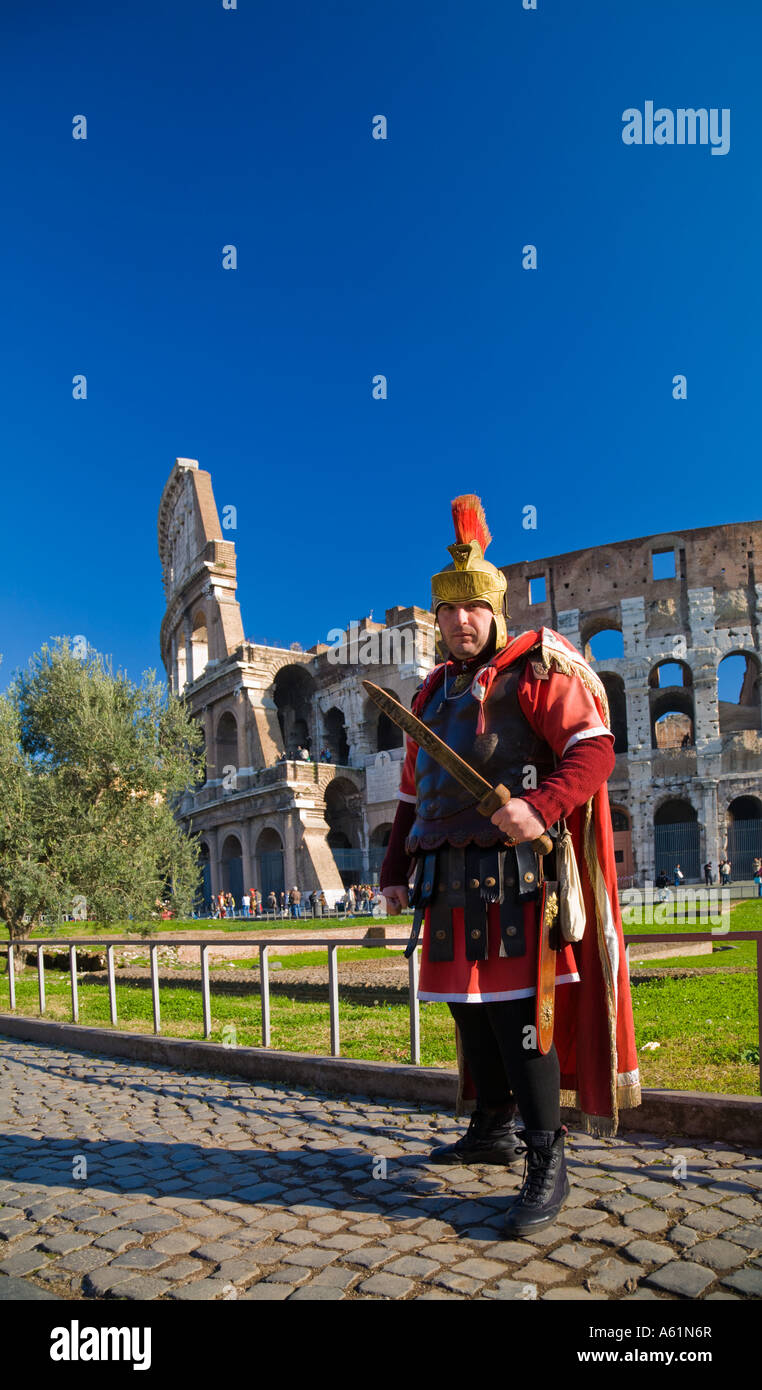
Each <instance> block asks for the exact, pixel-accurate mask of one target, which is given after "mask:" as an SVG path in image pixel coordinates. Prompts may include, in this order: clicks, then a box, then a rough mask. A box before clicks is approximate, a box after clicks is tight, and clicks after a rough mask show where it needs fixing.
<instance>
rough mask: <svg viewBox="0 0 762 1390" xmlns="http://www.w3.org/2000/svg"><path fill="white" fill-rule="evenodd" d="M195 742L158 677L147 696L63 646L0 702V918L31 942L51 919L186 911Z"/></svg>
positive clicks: (147, 684)
mask: <svg viewBox="0 0 762 1390" xmlns="http://www.w3.org/2000/svg"><path fill="white" fill-rule="evenodd" d="M201 744H202V736H201V731H200V729H199V728H198V726H197V725H196V724H195V723H194V721H193V720H192V719H191V718H190V715H189V713H188V710H187V708H186V706H185V705H184V704H183V702H182V701H181V700H178V699H177V698H175V697H174V696H171V695H168V694H167V691H166V689H165V687H164V686H163V685H162V684H161V683H160V682H158V681H157V679H156V675H155V673H154V672H147V673H146V674H145V675H144V676H143V679H142V682H141V684H140V685H135V684H133V683H132V682H131V681H129V680H128V679H127V677H126V676H125V675H124V674H123V673H122V672H118V673H117V675H113V673H112V671H111V668H110V666H109V665H108V663H107V662H106V661H104V659H103V658H102V657H100V656H99V655H98V654H97V653H96V652H93V651H88V652H87V654H86V655H85V656H84V657H83V658H82V659H80V658H78V657H77V656H75V655H74V654H73V652H72V651H71V649H70V647H69V643H68V641H67V639H65V638H59V639H56V640H55V642H54V644H53V645H52V646H51V647H48V646H44V647H43V648H42V650H41V651H40V652H38V653H36V654H35V655H34V656H33V657H32V658H31V660H30V662H29V665H28V668H27V670H26V671H23V672H21V673H19V674H18V675H17V676H16V677H15V679H14V680H13V682H12V684H11V686H10V688H9V690H8V693H7V695H5V696H0V917H1V918H2V919H4V921H5V923H6V925H7V927H8V929H9V932H10V935H11V939H13V940H23V939H24V938H25V937H26V936H27V935H28V934H29V931H30V930H31V929H32V927H33V926H35V925H37V924H38V923H39V922H40V920H41V918H42V916H43V914H44V915H45V916H46V918H48V919H49V920H56V919H58V918H60V917H61V916H62V915H64V914H68V913H70V912H71V911H72V905H73V901H74V899H75V897H77V896H80V895H81V896H82V897H84V898H85V899H86V902H87V915H88V917H89V918H90V919H91V920H94V921H98V922H103V923H109V922H116V921H124V920H126V919H127V918H129V917H132V918H134V919H135V920H141V919H142V920H145V919H146V918H150V917H151V915H152V914H155V912H156V909H157V902H159V901H161V900H164V899H167V898H170V897H171V900H172V906H173V908H174V909H175V911H176V912H178V913H183V914H186V913H189V911H190V909H191V905H192V901H193V896H194V893H195V890H196V887H197V882H198V866H197V858H198V851H197V847H196V844H195V842H194V840H193V839H192V838H190V837H189V836H187V835H185V834H184V833H183V832H182V831H181V829H180V827H179V825H178V823H177V821H176V819H175V816H174V814H173V808H174V807H175V806H176V803H177V801H178V799H179V798H180V797H181V796H182V794H183V793H184V792H185V791H187V790H189V789H190V788H191V787H193V786H194V785H195V784H196V783H197V782H198V780H199V771H200V764H201V753H200V747H201Z"/></svg>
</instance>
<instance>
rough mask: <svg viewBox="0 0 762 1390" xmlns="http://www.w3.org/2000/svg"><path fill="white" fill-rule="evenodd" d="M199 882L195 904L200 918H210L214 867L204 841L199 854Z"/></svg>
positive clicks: (200, 845)
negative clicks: (202, 916)
mask: <svg viewBox="0 0 762 1390" xmlns="http://www.w3.org/2000/svg"><path fill="white" fill-rule="evenodd" d="M198 868H199V881H198V889H197V891H196V901H195V904H194V907H195V911H196V914H197V915H198V916H201V915H204V916H208V915H209V913H210V912H211V904H212V865H211V855H210V853H209V845H208V844H207V842H206V840H204V839H202V840H201V841H200V844H199V853H198Z"/></svg>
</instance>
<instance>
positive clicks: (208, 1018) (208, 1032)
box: [200, 946, 212, 1038]
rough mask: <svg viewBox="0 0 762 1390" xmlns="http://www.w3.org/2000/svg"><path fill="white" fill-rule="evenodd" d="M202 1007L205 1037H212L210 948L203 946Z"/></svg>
mask: <svg viewBox="0 0 762 1390" xmlns="http://www.w3.org/2000/svg"><path fill="white" fill-rule="evenodd" d="M200 950H201V1005H202V1008H203V1011H204V1037H205V1038H211V1036H212V1006H211V1000H210V998H209V956H208V954H207V951H208V948H207V947H206V946H201V948H200Z"/></svg>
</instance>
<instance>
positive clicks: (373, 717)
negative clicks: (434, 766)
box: [364, 687, 405, 753]
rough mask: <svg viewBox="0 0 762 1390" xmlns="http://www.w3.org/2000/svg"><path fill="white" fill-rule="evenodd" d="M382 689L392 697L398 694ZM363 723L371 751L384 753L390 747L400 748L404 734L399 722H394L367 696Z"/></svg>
mask: <svg viewBox="0 0 762 1390" xmlns="http://www.w3.org/2000/svg"><path fill="white" fill-rule="evenodd" d="M382 689H383V690H384V694H385V695H391V696H392V697H393V699H395V700H397V699H399V696H398V695H397V694H396V693H395V691H393V690H386V689H385V688H384V687H382ZM364 713H365V724H366V728H367V729H368V731H369V733H370V740H369V742H370V745H371V750H370V751H371V752H372V753H385V752H388V751H389V749H391V748H402V746H403V744H404V742H405V735H404V733H403V731H402V729H401V728H400V726H399V724H395V722H394V720H393V719H390V718H389V716H388V714H384V711H383V710H380V709H379V708H378V705H376V704H375V703H374V702H373V700H371V699H370V697H368V699H367V701H366V703H365V712H364Z"/></svg>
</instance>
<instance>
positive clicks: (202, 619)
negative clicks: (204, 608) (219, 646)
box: [191, 613, 209, 681]
mask: <svg viewBox="0 0 762 1390" xmlns="http://www.w3.org/2000/svg"><path fill="white" fill-rule="evenodd" d="M208 660H209V639H208V636H207V631H206V615H205V614H204V613H197V614H196V616H195V618H194V619H193V631H192V633H191V680H194V681H195V680H198V678H199V676H200V675H203V672H204V671H205V670H206V664H207V662H208Z"/></svg>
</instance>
